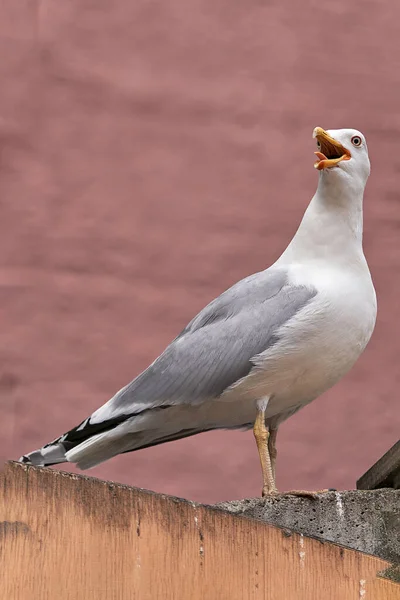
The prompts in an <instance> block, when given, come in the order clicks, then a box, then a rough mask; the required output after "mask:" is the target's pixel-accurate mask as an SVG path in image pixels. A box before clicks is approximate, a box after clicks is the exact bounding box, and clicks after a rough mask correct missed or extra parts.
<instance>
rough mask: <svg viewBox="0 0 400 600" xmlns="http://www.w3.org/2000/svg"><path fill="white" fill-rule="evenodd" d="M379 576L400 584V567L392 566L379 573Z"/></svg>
mask: <svg viewBox="0 0 400 600" xmlns="http://www.w3.org/2000/svg"><path fill="white" fill-rule="evenodd" d="M377 576H378V577H382V578H383V579H389V580H390V581H394V583H399V584H400V565H392V566H390V567H388V568H387V569H384V570H383V571H378V573H377Z"/></svg>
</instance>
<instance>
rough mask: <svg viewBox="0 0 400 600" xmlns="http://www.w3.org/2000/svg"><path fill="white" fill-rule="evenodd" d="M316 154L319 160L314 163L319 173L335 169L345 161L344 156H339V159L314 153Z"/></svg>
mask: <svg viewBox="0 0 400 600" xmlns="http://www.w3.org/2000/svg"><path fill="white" fill-rule="evenodd" d="M314 154H315V156H316V157H317V158H318V159H319V160H317V161H316V162H315V163H314V167H315V168H316V169H318V171H322V170H323V169H329V168H330V167H334V166H335V165H337V164H338V163H340V161H342V160H344V159H345V156H344V155H343V156H339V157H338V158H327V157H326V156H325V154H323V153H322V152H314Z"/></svg>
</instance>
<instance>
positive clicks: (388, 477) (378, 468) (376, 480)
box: [357, 440, 400, 490]
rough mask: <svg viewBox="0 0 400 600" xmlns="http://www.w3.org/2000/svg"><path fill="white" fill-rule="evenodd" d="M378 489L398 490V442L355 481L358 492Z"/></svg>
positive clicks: (399, 461)
mask: <svg viewBox="0 0 400 600" xmlns="http://www.w3.org/2000/svg"><path fill="white" fill-rule="evenodd" d="M379 488H394V489H400V440H399V441H398V442H397V443H396V444H394V446H392V447H391V448H390V450H388V451H387V452H386V454H384V455H383V456H382V458H380V459H379V460H378V461H377V462H376V463H375V464H374V465H372V467H371V468H370V469H368V471H367V472H366V473H364V475H363V476H362V477H360V479H359V480H358V481H357V489H358V490H377V489H379Z"/></svg>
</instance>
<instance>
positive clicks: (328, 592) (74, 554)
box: [0, 463, 400, 600]
mask: <svg viewBox="0 0 400 600" xmlns="http://www.w3.org/2000/svg"><path fill="white" fill-rule="evenodd" d="M388 566H389V565H388V563H386V562H385V561H383V560H380V559H378V558H375V557H371V556H367V555H363V554H361V553H358V552H355V551H352V550H348V549H344V548H341V547H339V546H335V545H333V544H329V543H321V542H319V541H316V540H313V539H310V538H307V537H303V536H300V535H297V534H291V533H289V532H284V531H282V530H280V529H277V528H274V527H272V526H268V525H266V524H264V523H261V522H257V521H254V520H250V519H245V518H242V517H236V516H233V515H230V514H227V513H224V512H221V511H218V510H215V509H211V508H208V507H205V506H201V505H195V504H192V503H190V502H187V501H183V500H177V499H175V498H171V497H165V496H161V495H157V494H153V493H150V492H146V491H142V490H138V489H134V488H129V487H125V486H121V485H117V484H112V483H110V482H105V481H99V480H96V479H92V478H86V477H80V476H76V475H71V474H67V473H62V472H57V471H54V470H50V469H35V468H29V467H25V466H23V465H19V464H16V463H8V464H7V465H6V467H5V470H4V471H3V473H2V474H1V475H0V569H1V577H0V578H1V590H2V594H1V597H2V598H5V599H7V600H28V599H29V600H50V599H52V600H53V599H55V598H56V599H57V600H63V599H65V600H67V599H68V600H88V599H96V600H128V599H129V600H134V599H140V600H157V599H159V598H160V599H163V600H200V599H207V600H214V599H215V600H225V599H226V600H228V599H229V600H247V599H249V600H250V599H252V600H321V599H322V598H323V599H324V600H360V598H361V599H364V600H381V599H382V600H399V598H400V586H398V585H397V584H396V583H393V582H391V581H388V580H386V579H382V578H380V577H379V576H377V573H378V572H379V571H382V570H384V569H386V568H387V567H388Z"/></svg>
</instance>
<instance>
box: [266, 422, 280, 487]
mask: <svg viewBox="0 0 400 600" xmlns="http://www.w3.org/2000/svg"><path fill="white" fill-rule="evenodd" d="M277 435H278V428H276V429H273V428H272V427H271V428H270V430H269V439H268V452H269V457H270V459H271V467H272V477H273V478H274V481H276V457H277V454H278V451H277V449H276V436H277Z"/></svg>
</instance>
